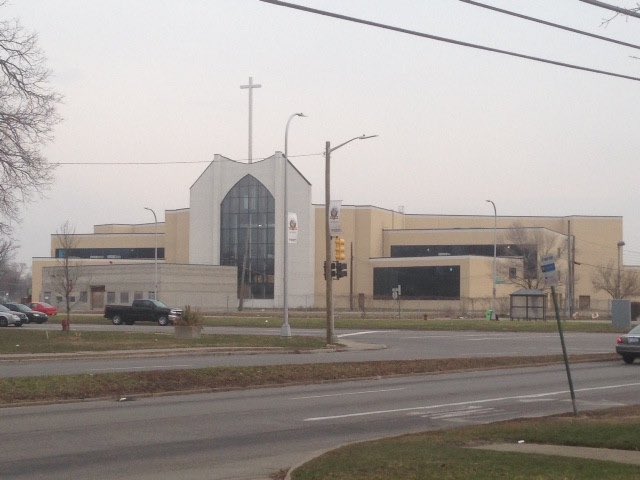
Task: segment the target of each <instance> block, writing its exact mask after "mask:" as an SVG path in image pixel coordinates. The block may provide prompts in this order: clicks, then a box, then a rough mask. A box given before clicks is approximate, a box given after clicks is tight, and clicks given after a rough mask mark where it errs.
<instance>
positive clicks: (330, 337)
mask: <svg viewBox="0 0 640 480" xmlns="http://www.w3.org/2000/svg"><path fill="white" fill-rule="evenodd" d="M374 137H377V135H360V136H359V137H353V138H352V139H350V140H347V141H346V142H343V143H341V144H340V145H338V146H337V147H333V148H331V143H330V142H326V143H325V153H324V157H325V169H324V229H325V263H324V278H325V281H326V302H327V344H332V343H334V340H335V334H334V330H335V328H334V316H333V285H332V280H333V279H332V278H331V231H330V230H329V208H330V207H329V204H330V203H331V152H333V151H334V150H337V149H339V148H340V147H344V146H345V145H346V144H347V143H350V142H353V141H354V140H366V139H368V138H374ZM352 274H353V273H352Z"/></svg>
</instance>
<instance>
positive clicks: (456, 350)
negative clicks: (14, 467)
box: [0, 325, 616, 377]
mask: <svg viewBox="0 0 640 480" xmlns="http://www.w3.org/2000/svg"><path fill="white" fill-rule="evenodd" d="M22 328H25V329H26V328H34V329H41V328H55V329H59V328H60V327H59V325H48V326H41V325H25V326H24V327H22ZM73 328H75V329H78V330H105V329H111V328H114V329H119V330H133V331H145V332H159V333H168V334H172V333H173V331H172V330H171V329H170V328H169V329H168V328H167V327H164V328H163V327H156V326H143V325H134V326H129V327H127V326H121V327H113V326H110V325H74V326H73ZM205 332H206V333H214V332H218V333H246V334H257V335H279V333H280V330H279V328H274V329H259V328H257V329H244V328H233V327H228V328H227V327H207V328H206V329H205ZM299 334H303V335H315V336H318V337H323V336H324V331H323V330H298V331H294V335H299ZM337 334H338V336H339V338H342V339H348V340H351V341H356V342H359V343H368V344H376V345H384V346H385V347H386V348H383V349H377V350H364V351H360V350H358V351H346V352H331V353H329V352H326V353H309V354H251V355H215V354H199V355H192V354H188V355H171V356H161V357H146V358H137V357H133V358H129V357H122V356H118V355H116V356H111V357H106V358H105V357H101V358H74V359H56V358H46V359H43V360H26V359H20V360H18V361H16V360H0V377H17V376H36V375H69V374H77V373H99V372H117V371H141V370H161V369H180V368H200V367H211V366H250V365H275V364H300V363H328V362H356V361H375V360H410V359H421V358H450V357H494V356H522V355H524V356H533V355H551V354H561V353H562V349H561V345H560V338H559V335H558V334H557V333H497V332H495V333H494V332H426V331H425V332H422V331H420V332H418V331H406V330H380V331H373V330H370V331H342V330H338V331H337ZM615 339H616V335H615V334H603V333H565V341H566V344H567V350H568V352H569V354H577V353H611V352H613V351H614V348H615Z"/></svg>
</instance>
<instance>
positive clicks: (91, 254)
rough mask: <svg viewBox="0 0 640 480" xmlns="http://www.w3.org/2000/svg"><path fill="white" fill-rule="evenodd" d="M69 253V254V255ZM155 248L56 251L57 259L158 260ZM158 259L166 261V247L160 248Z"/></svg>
mask: <svg viewBox="0 0 640 480" xmlns="http://www.w3.org/2000/svg"><path fill="white" fill-rule="evenodd" d="M67 252H68V253H67ZM155 252H156V249H155V248H70V249H69V250H65V249H64V248H57V249H56V258H64V257H65V256H68V257H69V258H110V259H121V258H136V259H144V260H153V259H154V258H156V253H155ZM158 258H161V259H164V247H163V248H160V247H158Z"/></svg>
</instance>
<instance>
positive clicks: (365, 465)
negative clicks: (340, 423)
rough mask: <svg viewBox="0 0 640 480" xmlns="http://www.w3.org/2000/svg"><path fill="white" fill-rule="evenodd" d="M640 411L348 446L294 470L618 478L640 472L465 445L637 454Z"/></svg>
mask: <svg viewBox="0 0 640 480" xmlns="http://www.w3.org/2000/svg"><path fill="white" fill-rule="evenodd" d="M638 429H640V406H633V407H624V408H616V409H611V410H604V411H602V410H599V411H595V412H587V413H585V414H581V415H580V416H579V417H573V416H567V415H558V416H552V417H546V418H535V419H522V420H512V421H506V422H498V423H494V424H490V425H481V426H471V427H463V428H458V429H453V430H439V431H432V432H425V433H421V434H412V435H404V436H400V437H395V438H389V439H384V440H378V441H374V442H364V443H359V444H354V445H349V446H346V447H343V448H340V449H337V450H334V451H331V452H328V453H326V454H325V455H322V456H320V457H318V458H316V459H314V460H312V461H310V462H308V463H306V464H305V465H303V466H301V467H299V468H297V469H296V470H295V471H294V472H292V475H291V477H292V479H293V480H316V479H324V480H326V479H331V480H347V479H348V480H360V479H362V480H364V479H367V480H377V479H385V480H400V479H402V480H405V479H421V480H429V479H439V480H440V479H448V480H467V479H469V478H473V479H480V480H484V479H486V480H489V479H491V480H493V479H536V480H560V479H562V480H565V479H569V480H571V479H575V480H577V479H586V480H590V479H593V480H596V479H602V478H607V479H621V480H630V479H636V478H638V476H639V474H640V468H639V467H638V466H634V465H623V464H618V463H613V462H603V461H596V460H585V459H581V458H568V457H558V456H551V455H533V454H525V453H517V452H515V453H514V452H494V451H490V450H475V449H471V448H468V447H471V446H478V445H482V444H491V443H514V444H517V443H518V442H519V441H524V442H526V443H534V444H535V443H539V444H552V445H572V446H583V447H592V448H613V449H623V450H635V451H638V450H639V449H640V445H639V444H638V441H637V440H638V434H637V432H638Z"/></svg>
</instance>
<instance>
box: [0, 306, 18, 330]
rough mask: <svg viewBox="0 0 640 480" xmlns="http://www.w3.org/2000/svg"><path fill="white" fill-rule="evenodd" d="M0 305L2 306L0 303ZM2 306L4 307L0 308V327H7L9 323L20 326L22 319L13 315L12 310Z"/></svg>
mask: <svg viewBox="0 0 640 480" xmlns="http://www.w3.org/2000/svg"><path fill="white" fill-rule="evenodd" d="M0 307H2V305H0ZM2 308H4V310H2V309H0V327H8V326H9V325H15V326H16V327H21V326H22V320H21V319H20V317H19V316H18V315H14V312H12V311H11V310H9V309H8V308H7V307H2Z"/></svg>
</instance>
